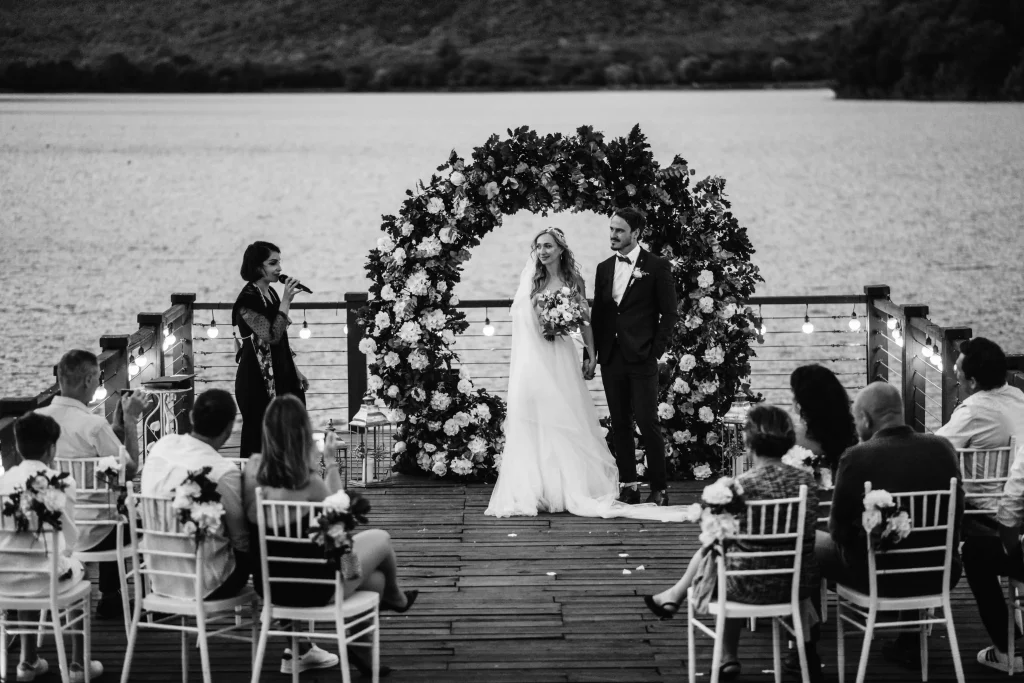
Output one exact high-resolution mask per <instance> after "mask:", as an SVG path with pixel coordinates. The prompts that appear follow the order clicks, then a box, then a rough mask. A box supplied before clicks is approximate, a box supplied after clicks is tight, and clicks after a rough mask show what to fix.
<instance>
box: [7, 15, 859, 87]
mask: <svg viewBox="0 0 1024 683" xmlns="http://www.w3.org/2000/svg"><path fill="white" fill-rule="evenodd" d="M866 2H867V0H586V1H584V0H502V1H500V2H499V1H498V0H431V1H429V2H412V1H410V0H391V1H390V2H389V1H387V0H385V1H383V2H378V1H376V0H346V1H345V2H339V3H323V2H310V1H309V0H264V1H262V2H257V1H252V0H216V1H213V0H164V1H162V2H146V1H141V0H116V1H113V0H73V1H72V0H40V1H39V2H36V3H27V2H17V3H0V88H3V87H7V88H11V89H17V90H107V91H116V90H153V91H162V90H185V91H190V90H253V89H265V88H302V87H333V88H345V89H349V90H365V89H373V90H391V89H438V88H534V87H541V88H543V87H602V86H609V85H611V86H616V85H617V86H629V85H634V84H637V85H647V86H658V85H665V86H669V85H675V84H691V83H709V84H713V83H718V84H729V83H740V82H765V81H792V80H814V79H823V78H828V77H829V74H830V73H831V64H830V57H829V55H830V52H831V48H830V44H831V42H832V41H834V37H835V31H836V27H837V26H844V25H848V24H849V23H850V22H851V20H852V18H853V17H854V16H855V15H856V14H857V13H858V11H859V10H861V9H862V7H863V6H864V5H865V4H866Z"/></svg>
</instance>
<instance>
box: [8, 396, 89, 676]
mask: <svg viewBox="0 0 1024 683" xmlns="http://www.w3.org/2000/svg"><path fill="white" fill-rule="evenodd" d="M59 439H60V426H59V425H58V424H57V422H56V421H55V420H54V419H53V418H51V417H47V416H46V415H42V414H40V413H38V412H34V413H27V414H25V415H23V416H22V417H20V418H18V421H17V422H15V423H14V442H15V446H16V448H17V450H18V453H19V454H20V455H21V457H22V461H21V462H20V463H19V464H17V465H15V466H14V467H12V468H11V469H9V470H7V471H6V472H5V473H4V474H3V475H2V476H0V495H4V496H8V495H10V494H11V493H14V492H15V491H16V490H19V489H23V488H24V485H25V481H26V480H27V479H28V478H29V477H31V476H34V475H35V474H36V473H38V472H40V471H43V470H46V469H48V468H49V469H52V468H53V460H54V457H55V455H56V453H57V443H58V440H59ZM67 484H68V486H67V488H66V489H65V490H64V496H65V504H64V513H63V515H62V516H61V530H60V535H58V536H57V539H58V546H59V547H58V548H56V549H55V550H57V552H60V553H62V555H63V557H61V558H60V559H59V561H58V567H59V568H60V570H62V573H61V575H60V576H59V577H58V583H57V590H58V592H60V593H63V592H65V591H68V590H71V589H73V588H74V587H75V586H76V585H78V583H79V582H80V581H81V580H82V578H83V577H84V576H85V570H84V568H83V567H82V564H81V563H80V562H79V561H78V560H76V559H74V558H73V557H72V556H71V555H72V552H73V549H74V547H75V542H76V541H77V539H78V530H77V528H76V527H75V482H74V480H72V479H70V478H68V480H67ZM19 535H21V534H19ZM23 535H24V540H25V542H26V543H27V544H28V545H35V544H36V543H37V541H36V538H35V534H34V532H32V531H28V532H25V533H24V534H23ZM2 538H3V539H4V541H5V542H7V543H12V544H15V543H17V540H15V539H14V538H12V537H10V536H8V535H6V534H5V535H4V536H3V537H2ZM19 547H20V546H19ZM12 549H14V548H0V558H3V560H2V561H0V562H2V564H3V565H4V566H5V568H7V569H14V568H18V569H21V568H24V569H26V570H35V571H40V570H41V571H43V572H46V573H47V574H48V573H49V569H50V562H51V560H49V559H47V560H46V564H45V565H41V564H38V562H39V557H40V556H38V555H24V554H18V553H13V552H6V551H7V550H12ZM30 562H31V563H32V564H31V565H29V564H28V563H30ZM0 576H2V581H0V594H2V595H3V596H4V597H7V598H41V597H47V596H49V595H50V581H49V579H48V578H47V577H46V576H44V575H42V574H38V573H27V574H9V573H5V574H2V575H0ZM17 618H18V620H19V621H23V622H33V621H38V620H39V612H37V611H26V610H19V611H18V617H17ZM3 646H4V647H6V646H7V645H6V643H4V644H3ZM83 652H84V640H83V638H82V636H80V635H76V636H73V637H72V652H71V671H70V677H71V681H72V682H73V683H78V682H79V681H84V680H85V671H84V669H83V666H82V653H83ZM49 669H50V666H49V664H48V663H47V661H46V660H45V659H43V658H42V657H39V656H38V654H37V652H36V636H35V634H28V635H26V634H22V636H21V660H20V662H19V663H18V671H17V679H18V680H19V681H34V680H35V679H36V677H37V676H41V675H43V674H45V673H46V672H47V671H49ZM102 673H103V665H102V664H101V663H100V662H98V661H95V660H93V661H91V662H89V676H90V678H93V679H95V678H96V677H97V676H99V675H101V674H102Z"/></svg>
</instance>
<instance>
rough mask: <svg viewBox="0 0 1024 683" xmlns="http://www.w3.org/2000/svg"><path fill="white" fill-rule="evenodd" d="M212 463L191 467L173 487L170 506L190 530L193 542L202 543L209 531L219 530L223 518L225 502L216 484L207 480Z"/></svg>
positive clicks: (188, 530) (187, 529) (186, 530)
mask: <svg viewBox="0 0 1024 683" xmlns="http://www.w3.org/2000/svg"><path fill="white" fill-rule="evenodd" d="M212 470H213V468H212V467H204V468H203V469H201V470H196V471H191V472H189V473H188V476H186V477H185V480H184V481H182V482H181V484H179V485H178V486H176V487H174V489H173V491H172V493H173V494H174V501H173V502H172V503H171V507H173V508H174V510H175V511H176V513H177V515H178V521H179V522H180V523H181V525H182V526H183V527H184V528H185V532H186V533H188V534H191V535H192V536H193V537H194V538H195V541H196V544H199V543H202V541H203V539H205V538H206V537H207V536H208V535H209V534H215V533H217V532H218V531H220V527H221V523H222V520H223V518H224V506H223V505H221V503H220V493H218V492H217V485H216V484H215V483H213V482H212V481H210V477H209V475H210V472H211V471H212Z"/></svg>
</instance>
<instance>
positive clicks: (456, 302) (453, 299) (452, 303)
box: [448, 294, 462, 306]
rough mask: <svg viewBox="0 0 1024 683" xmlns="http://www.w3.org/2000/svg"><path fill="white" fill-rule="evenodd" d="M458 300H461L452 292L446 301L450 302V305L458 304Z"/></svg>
mask: <svg viewBox="0 0 1024 683" xmlns="http://www.w3.org/2000/svg"><path fill="white" fill-rule="evenodd" d="M460 301H462V300H461V299H460V298H459V297H457V296H455V295H454V294H452V297H451V298H450V299H449V300H448V303H450V304H451V305H452V306H458V305H459V302H460Z"/></svg>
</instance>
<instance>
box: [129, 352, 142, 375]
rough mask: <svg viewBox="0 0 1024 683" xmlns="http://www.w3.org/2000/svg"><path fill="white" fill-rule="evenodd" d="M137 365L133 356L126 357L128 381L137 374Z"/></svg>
mask: <svg viewBox="0 0 1024 683" xmlns="http://www.w3.org/2000/svg"><path fill="white" fill-rule="evenodd" d="M139 370H140V368H139V365H138V363H136V362H135V356H131V355H130V356H128V379H132V378H133V377H135V376H136V375H137V374H139Z"/></svg>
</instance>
